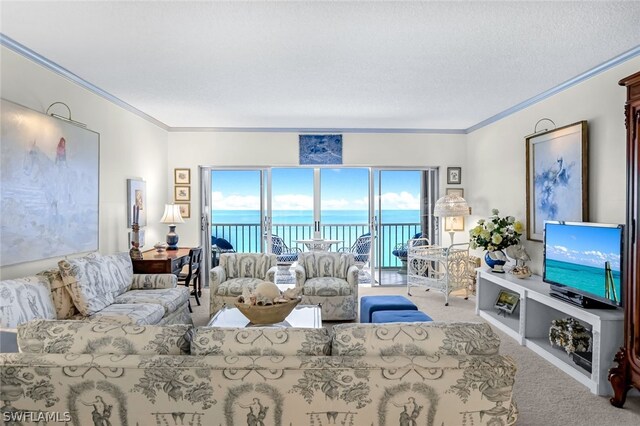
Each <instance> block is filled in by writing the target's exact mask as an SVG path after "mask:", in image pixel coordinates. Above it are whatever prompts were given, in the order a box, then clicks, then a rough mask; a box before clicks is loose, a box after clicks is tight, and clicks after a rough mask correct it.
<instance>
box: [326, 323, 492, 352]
mask: <svg viewBox="0 0 640 426" xmlns="http://www.w3.org/2000/svg"><path fill="white" fill-rule="evenodd" d="M333 332H334V336H333V354H334V355H348V356H368V355H381V356H384V355H389V354H392V353H398V352H403V353H410V352H411V353H415V354H423V355H427V354H428V355H451V356H456V355H497V354H498V349H499V347H500V338H499V337H498V335H497V334H495V333H494V332H493V331H492V330H491V327H490V326H489V325H488V324H485V323H459V322H458V323H443V322H427V323H393V324H384V325H381V324H338V325H336V326H334V327H333Z"/></svg>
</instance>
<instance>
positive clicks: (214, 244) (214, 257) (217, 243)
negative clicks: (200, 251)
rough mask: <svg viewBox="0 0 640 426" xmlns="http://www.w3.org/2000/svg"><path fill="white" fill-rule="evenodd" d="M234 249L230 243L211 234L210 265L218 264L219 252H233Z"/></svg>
mask: <svg viewBox="0 0 640 426" xmlns="http://www.w3.org/2000/svg"><path fill="white" fill-rule="evenodd" d="M235 252H236V250H235V249H234V248H233V246H232V245H231V243H230V242H229V241H227V240H225V239H224V238H216V237H215V236H213V235H212V236H211V266H212V267H216V266H218V262H219V258H220V254H222V253H235Z"/></svg>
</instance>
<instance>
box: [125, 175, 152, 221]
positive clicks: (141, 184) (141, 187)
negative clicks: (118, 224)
mask: <svg viewBox="0 0 640 426" xmlns="http://www.w3.org/2000/svg"><path fill="white" fill-rule="evenodd" d="M134 207H135V208H134ZM134 214H135V216H136V217H135V219H137V220H138V226H140V228H142V227H144V226H147V183H146V182H145V181H143V180H142V179H127V226H128V227H129V228H131V227H132V226H133V222H134Z"/></svg>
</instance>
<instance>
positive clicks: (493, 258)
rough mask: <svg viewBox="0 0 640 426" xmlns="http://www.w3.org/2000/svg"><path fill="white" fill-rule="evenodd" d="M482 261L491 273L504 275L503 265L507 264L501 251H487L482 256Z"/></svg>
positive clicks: (505, 257)
mask: <svg viewBox="0 0 640 426" xmlns="http://www.w3.org/2000/svg"><path fill="white" fill-rule="evenodd" d="M484 261H485V262H486V264H487V266H488V267H489V268H491V272H495V273H496V274H504V265H505V264H506V263H507V256H506V255H505V254H504V252H503V251H502V250H495V251H488V252H486V253H485V254H484Z"/></svg>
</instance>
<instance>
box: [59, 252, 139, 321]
mask: <svg viewBox="0 0 640 426" xmlns="http://www.w3.org/2000/svg"><path fill="white" fill-rule="evenodd" d="M58 266H59V267H60V273H61V275H62V280H63V281H64V283H65V285H67V290H68V291H69V294H71V298H72V299H73V303H74V304H75V305H76V307H77V308H78V311H80V313H81V314H82V315H85V316H87V315H93V314H95V313H97V312H99V311H101V310H102V309H104V308H106V307H107V306H109V305H111V304H113V303H114V301H115V297H116V296H119V295H121V294H123V293H124V292H126V291H127V290H128V289H129V287H130V286H131V282H132V281H133V265H132V264H131V258H130V257H129V254H128V253H120V254H114V255H110V256H101V255H100V254H99V253H92V254H90V255H88V256H85V257H81V258H78V259H70V260H61V261H60V262H58Z"/></svg>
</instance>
